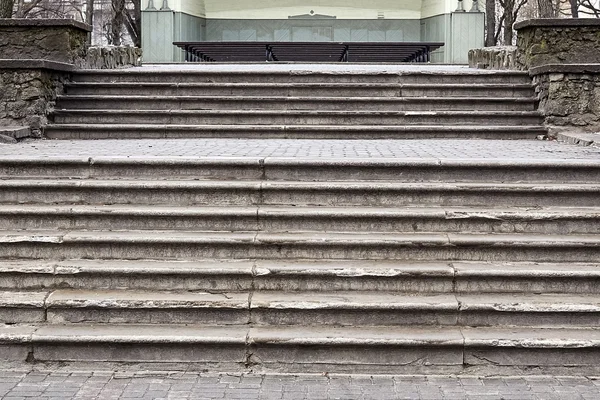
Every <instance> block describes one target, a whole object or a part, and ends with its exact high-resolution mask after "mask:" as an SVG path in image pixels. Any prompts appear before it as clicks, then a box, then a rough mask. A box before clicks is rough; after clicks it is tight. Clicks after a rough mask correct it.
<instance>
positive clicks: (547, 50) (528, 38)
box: [515, 18, 600, 69]
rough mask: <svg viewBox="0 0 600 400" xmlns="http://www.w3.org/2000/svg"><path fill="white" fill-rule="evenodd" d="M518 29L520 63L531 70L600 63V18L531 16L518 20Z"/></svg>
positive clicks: (516, 26) (516, 28)
mask: <svg viewBox="0 0 600 400" xmlns="http://www.w3.org/2000/svg"><path fill="white" fill-rule="evenodd" d="M515 30H516V31H517V47H518V49H519V54H518V57H519V59H518V62H519V63H520V64H522V65H524V66H525V67H526V68H528V69H529V68H535V67H539V66H542V65H547V64H583V63H585V64H589V63H600V19H596V18H563V19H531V20H526V21H522V22H519V23H516V24H515Z"/></svg>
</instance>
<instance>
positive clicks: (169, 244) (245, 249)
mask: <svg viewBox="0 0 600 400" xmlns="http://www.w3.org/2000/svg"><path fill="white" fill-rule="evenodd" d="M0 243H2V247H0V258H1V259H5V260H9V259H15V258H23V259H60V258H69V259H79V258H83V259H87V258H92V259H111V260H114V259H130V260H142V259H163V260H164V259H169V260H175V259H177V260H186V259H187V260H189V259H205V258H232V259H246V258H272V259H290V258H291V259H360V260H366V259H369V260H383V259H396V260H414V261H434V260H444V261H451V260H465V261H534V262H597V261H598V259H600V235H590V234H588V235H568V236H565V235H540V234H471V233H445V234H444V233H412V234H408V233H405V234H400V233H375V234H368V233H323V232H286V233H266V232H265V233H263V232H233V233H229V232H227V233H226V232H183V231H126V232H119V231H63V232H60V231H55V232H53V231H3V232H1V234H0Z"/></svg>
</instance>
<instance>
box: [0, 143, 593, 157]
mask: <svg viewBox="0 0 600 400" xmlns="http://www.w3.org/2000/svg"><path fill="white" fill-rule="evenodd" d="M101 156H109V157H110V156H114V157H192V158H197V157H261V158H264V157H310V158H313V157H314V158H327V159H332V158H333V159H345V158H371V159H373V158H379V159H381V158H394V159H407V158H420V159H423V158H429V159H462V160H475V159H486V160H489V159H505V160H506V159H514V160H529V161H531V160H569V159H579V160H581V159H585V160H600V148H598V147H584V146H577V145H570V144H565V143H559V142H553V141H540V140H513V141H511V140H456V139H445V140H444V139H439V140H300V139H299V140H293V141H291V140H286V139H268V140H265V139H262V140H261V139H158V140H141V139H140V140H137V139H136V140H79V141H76V140H64V141H62V140H37V141H36V140H29V141H25V142H22V143H18V144H4V145H2V144H0V157H1V158H13V157H17V158H31V157H101Z"/></svg>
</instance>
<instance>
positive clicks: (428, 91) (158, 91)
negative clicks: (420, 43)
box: [65, 82, 534, 98]
mask: <svg viewBox="0 0 600 400" xmlns="http://www.w3.org/2000/svg"><path fill="white" fill-rule="evenodd" d="M65 93H67V94H68V95H101V96H131V95H137V96H198V95H202V96H291V97H294V96H319V97H353V96H360V97H419V96H426V97H511V98H529V97H532V96H534V90H533V87H532V85H531V83H524V84H515V83H509V84H503V83H496V84H487V83H479V84H452V83H446V84H426V83H423V84H419V85H415V84H398V83H335V82H332V83H310V82H306V83H253V82H244V83H228V82H214V83H212V82H205V83H168V82H167V83H165V82H154V83H149V82H119V83H111V82H100V83H98V82H87V83H84V82H73V83H67V84H65Z"/></svg>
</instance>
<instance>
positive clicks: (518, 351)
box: [0, 71, 600, 373]
mask: <svg viewBox="0 0 600 400" xmlns="http://www.w3.org/2000/svg"><path fill="white" fill-rule="evenodd" d="M288 75H289V74H288ZM288 75H286V76H284V77H280V76H278V75H277V74H274V75H272V74H258V73H257V74H255V75H251V76H249V77H246V78H245V77H244V76H243V75H242V74H240V76H237V75H236V74H233V73H232V74H231V76H221V75H218V74H215V75H211V74H202V73H198V72H196V73H194V74H192V73H182V74H176V73H173V74H170V75H164V74H163V76H162V78H161V76H160V75H159V74H158V73H156V74H155V73H134V72H129V71H118V72H85V73H81V74H77V75H75V79H74V83H72V84H69V85H68V86H67V95H65V96H64V97H62V98H61V99H60V101H59V105H58V107H57V111H56V114H55V117H54V118H55V122H56V123H55V124H54V125H50V126H48V127H46V133H47V134H48V136H49V137H53V138H86V139H92V138H108V137H129V138H131V137H135V138H140V137H149V138H156V137H163V136H165V135H168V136H171V135H172V136H173V137H192V136H193V137H196V136H199V137H203V136H214V135H218V133H219V132H229V133H226V134H224V135H225V136H227V135H229V136H232V135H234V133H235V134H236V135H239V136H240V137H256V138H262V137H288V136H289V137H321V136H319V135H323V137H344V135H348V136H350V137H356V138H358V137H368V136H369V135H368V132H379V133H376V134H375V136H377V137H390V138H393V137H420V136H425V134H426V133H427V131H428V130H429V132H430V133H431V135H432V136H434V137H438V136H446V135H448V136H450V137H455V136H460V137H469V138H471V137H500V138H516V137H535V135H536V134H538V133H539V132H543V127H541V126H540V125H539V123H540V117H539V116H538V115H537V114H536V113H535V112H534V111H533V107H534V104H535V101H534V100H533V99H532V98H531V95H532V93H531V87H530V86H529V85H528V83H527V80H526V77H525V76H524V75H520V74H505V73H498V74H488V75H485V76H486V80H485V83H483V79H482V83H477V82H476V83H474V84H467V82H470V81H469V80H468V79H467V78H465V77H464V76H460V75H452V76H448V75H443V74H440V75H435V74H430V75H423V74H414V76H410V77H409V79H408V81H410V83H406V84H404V83H402V85H401V88H400V89H398V88H396V89H392V88H390V86H392V87H393V86H394V84H392V85H390V81H393V82H396V81H394V79H396V80H397V79H398V76H393V77H392V76H388V75H383V76H379V75H364V76H360V77H358V76H348V75H344V74H341V75H339V76H338V75H335V74H330V75H325V74H323V75H322V76H318V79H317V83H314V82H313V80H312V76H310V75H298V76H296V75H289V76H288ZM280 78H281V79H280ZM292 78H293V79H292ZM469 78H470V77H469ZM475 78H476V80H478V79H479V78H478V76H477V75H476V76H475ZM178 80H179V81H180V82H181V83H180V84H176V83H169V82H166V83H165V81H171V82H177V81H178ZM219 80H220V81H219ZM287 80H292V81H293V82H291V83H290V82H287ZM363 80H364V82H367V83H368V84H367V85H365V84H363V83H362V82H363ZM431 80H433V81H434V82H437V83H432V81H431ZM281 81H286V82H285V83H282V82H281ZM113 82H116V83H113ZM123 82H129V83H127V85H124V84H123ZM196 82H197V83H196ZM224 82H229V83H227V84H225V83H224ZM250 82H251V83H250ZM376 83H381V86H377V84H376ZM305 84H306V86H304V85H305ZM410 85H412V86H410ZM490 85H494V87H495V88H497V89H498V93H499V94H498V96H499V97H498V99H500V98H502V97H503V96H504V97H508V98H511V99H512V98H513V97H520V98H522V99H523V101H514V99H513V100H512V103H511V101H510V100H506V99H505V100H502V101H501V100H498V99H496V98H493V97H491V95H490V94H489V93H490V92H489V90H490V88H491V86H490ZM396 86H397V85H396ZM225 87H227V89H224V88H225ZM274 87H277V89H276V90H275V91H273V89H274ZM333 87H338V88H340V87H341V88H343V89H342V92H331V90H332V88H333ZM199 88H204V89H202V90H205V91H206V92H203V94H206V93H210V95H211V96H212V95H213V93H214V94H222V93H225V92H224V90H225V91H226V90H228V91H229V92H227V93H229V94H230V95H232V96H233V97H231V99H227V98H224V99H215V98H213V99H211V98H202V99H200V98H182V97H179V98H176V97H173V98H171V97H169V96H179V95H185V96H187V95H189V94H190V93H197V90H200V89H199ZM307 88H312V89H314V90H310V89H307ZM375 88H378V89H377V90H376V89H375ZM246 89H248V92H246V91H245V90H246ZM379 89H381V92H379V91H378V90H379ZM138 90H139V91H138ZM162 90H164V92H163V91H162ZM281 90H283V93H286V94H290V95H291V96H294V97H292V98H290V100H289V101H288V100H281V99H280V100H279V101H278V102H277V101H274V100H271V99H269V100H267V97H269V96H271V95H274V94H275V93H277V94H278V95H280V94H281V93H282V92H281ZM355 90H356V92H354V91H355ZM395 90H396V91H398V90H401V91H402V93H403V95H407V93H410V94H411V95H412V96H414V99H413V98H411V99H408V100H407V99H405V98H401V99H402V100H400V101H398V102H396V101H395V100H396V99H395V97H393V96H395V94H394V93H396V92H394V91H395ZM405 90H408V91H405ZM90 91H91V92H93V93H94V95H93V96H92V95H90V94H89V93H90ZM344 91H345V92H344ZM386 91H387V92H386ZM159 93H162V94H164V96H159ZM340 93H359V94H360V96H361V97H362V96H365V97H377V96H376V95H380V96H379V97H383V98H385V99H391V100H389V101H390V103H389V104H392V103H393V104H394V107H396V105H397V106H398V108H400V109H404V108H402V107H401V106H400V105H399V104H402V105H404V104H406V105H410V106H411V107H412V106H414V107H417V106H416V105H417V104H422V105H424V104H431V105H433V104H434V103H435V102H436V101H437V102H438V103H437V104H439V105H440V107H448V108H450V107H454V106H458V105H461V106H464V109H465V111H464V112H459V111H448V112H446V113H444V112H442V111H435V112H432V111H431V110H427V109H426V108H425V111H421V110H420V109H419V111H414V112H413V111H410V112H404V111H363V110H364V109H363V107H362V106H360V105H359V104H370V103H369V101H366V100H360V101H358V100H357V101H356V102H355V100H354V99H355V98H352V97H350V98H344V97H343V96H342V95H341V94H340ZM424 93H429V94H431V95H433V96H434V97H433V98H432V99H428V100H427V99H425V100H424V99H422V98H418V96H422V95H423V94H424ZM130 94H135V96H136V97H135V98H126V96H129V95H130ZM238 94H244V95H245V94H247V95H248V96H266V97H261V98H260V99H258V98H257V99H256V100H252V101H249V100H248V99H246V98H244V97H241V98H240V97H236V95H238ZM384 94H385V95H387V96H388V97H384ZM307 95H311V96H325V95H327V96H329V97H328V98H327V99H322V100H319V102H317V103H314V104H319V106H318V107H317V110H309V111H298V110H294V111H291V110H290V109H288V108H285V107H293V105H292V104H299V105H302V107H304V106H306V107H309V106H310V104H311V103H310V102H308V101H306V100H304V99H303V96H307ZM333 95H338V96H339V97H338V98H334V99H337V100H339V101H340V102H339V103H336V101H330V100H331V98H333ZM453 95H454V96H457V98H460V99H462V100H458V101H455V99H449V98H450V97H452V96H453ZM77 96H82V97H77ZM208 96H209V95H208V94H207V97H208ZM296 96H297V98H296ZM477 96H478V97H477ZM486 97H487V100H488V101H486ZM312 98H313V99H314V97H312ZM292 99H293V100H292ZM467 99H470V100H467ZM412 100H416V101H415V102H412ZM426 100H427V101H429V100H431V102H430V103H427V101H426ZM374 101H375V102H377V101H380V103H377V104H381V105H382V107H384V106H385V107H388V105H386V104H388V103H386V101H388V100H382V99H379V100H377V99H375V100H374ZM236 102H238V103H236ZM296 102H297V103H296ZM361 102H363V103H361ZM419 102H420V103H419ZM246 103H247V104H250V105H249V106H248V107H254V106H255V105H257V106H256V107H257V108H258V107H260V106H264V107H276V106H281V107H282V108H283V109H278V110H276V112H274V111H272V110H269V111H268V112H269V113H272V114H270V115H272V116H273V118H274V117H276V116H277V118H279V119H277V121H278V122H277V124H281V125H280V126H272V125H270V124H269V121H273V120H272V119H270V118H269V119H261V118H259V117H258V116H259V115H262V113H263V112H266V111H265V110H257V109H255V108H248V109H245V110H243V111H236V110H235V109H232V110H229V111H224V108H223V109H221V108H217V107H234V104H246ZM324 104H329V105H331V107H332V108H334V107H340V108H339V109H334V110H331V111H329V110H327V111H325V110H324V109H323V108H321V105H324ZM340 104H346V105H347V107H348V108H349V109H352V110H361V111H347V109H346V108H344V107H342V106H341V105H340ZM352 104H354V105H352ZM500 104H506V105H505V106H504V105H503V106H502V107H508V104H513V106H514V108H511V109H503V110H499V109H498V108H495V107H496V105H498V106H499V105H500ZM369 106H370V105H369ZM186 107H187V109H186ZM353 107H356V108H353ZM423 107H426V106H423ZM431 107H433V106H431ZM436 107H437V106H436ZM202 108H207V110H205V111H203V110H202ZM184 109H186V110H185V111H184ZM215 110H217V111H215ZM436 110H437V108H436ZM300 112H302V114H298V115H307V117H306V118H307V119H306V121H311V122H310V123H307V124H306V125H300V122H304V121H305V120H301V121H300V120H295V119H294V118H300V117H294V118H292V117H291V116H290V115H291V114H293V113H300ZM210 113H213V114H214V115H217V114H218V115H219V116H218V118H217V117H216V116H215V117H211V118H214V119H209V120H210V124H217V123H218V124H222V125H210V126H208V125H202V124H201V122H206V121H205V119H204V117H205V116H206V115H208V114H210ZM380 113H382V114H386V113H388V114H386V115H389V121H391V122H390V124H391V123H392V122H393V124H391V125H375V123H377V122H378V121H380V119H379V117H377V118H375V117H374V116H373V115H375V114H380ZM294 115H295V114H294ZM440 115H444V118H440ZM494 116H495V117H496V118H497V120H496V121H497V122H495V123H494V122H490V121H493V118H494ZM138 117H139V120H138ZM287 118H290V119H289V120H288V119H287ZM311 118H314V119H311ZM292 119H294V121H296V122H294V123H295V124H296V125H293V126H292V125H287V123H289V121H290V120H292ZM142 121H143V122H142ZM256 121H259V122H260V123H259V122H256ZM332 121H335V122H332ZM357 121H363V123H364V124H373V125H352V124H353V123H356V122H357ZM368 121H370V122H368ZM386 121H387V120H386ZM115 122H116V123H115ZM138 122H139V123H140V124H138ZM338 122H339V123H338ZM206 123H208V122H206ZM387 123H388V122H386V124H387ZM405 123H408V124H413V125H401V124H405ZM483 123H485V124H486V126H485V127H484V126H481V125H477V124H483ZM421 124H426V125H421ZM446 124H449V125H446ZM451 124H455V125H451ZM413 127H414V130H413ZM263 128H266V129H264V130H263ZM349 128H351V129H349ZM379 128H385V130H386V131H385V133H384V132H383V131H377V129H379ZM453 128H455V129H454V130H453ZM278 129H279V130H278ZM289 129H291V130H293V129H296V131H294V132H293V133H292V132H291V131H289ZM303 129H306V130H305V131H304V130H303ZM352 129H354V130H352ZM419 129H420V130H419ZM348 132H350V133H348ZM289 143H290V146H294V145H295V143H296V141H292V140H290V141H289ZM58 145H60V144H58ZM268 145H269V142H265V146H268ZM0 177H1V179H0V204H1V205H0V226H1V227H2V231H1V233H0V258H1V261H0V263H1V265H2V268H0V290H1V291H0V305H1V306H0V318H1V320H2V321H3V322H4V323H5V325H3V326H1V327H0V357H1V358H2V359H5V360H21V361H24V360H26V361H29V362H60V363H63V362H69V363H87V362H92V363H96V362H108V363H116V364H119V363H135V364H138V363H141V364H143V367H144V368H153V367H154V368H160V369H166V368H177V369H181V368H198V369H209V370H210V369H220V370H240V369H243V370H247V371H286V372H365V373H461V372H491V373H502V372H505V371H511V372H515V371H517V372H533V373H537V372H540V371H561V372H568V371H581V370H593V369H594V368H595V367H596V366H597V360H598V357H599V356H600V329H598V326H599V325H598V323H599V321H600V297H599V293H600V268H599V267H600V265H599V260H600V223H599V222H600V209H599V208H598V205H599V203H598V199H599V198H600V161H599V160H563V161H561V162H557V161H555V160H552V159H547V160H543V159H539V160H532V159H526V160H517V159H514V158H510V159H487V160H485V159H483V160H482V159H465V160H460V159H440V158H422V159H400V158H394V159H389V158H360V157H340V158H335V157H333V158H325V157H321V158H314V157H289V158H282V157H279V158H278V157H262V156H247V157H238V158H225V157H213V158H210V157H207V158H204V157H203V158H191V157H179V158H178V157H155V158H136V157H121V156H118V155H116V156H111V157H102V156H97V157H96V156H94V157H88V156H86V155H81V156H77V157H73V156H63V157H54V158H41V157H38V158H33V157H25V156H23V157H4V158H0Z"/></svg>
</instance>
